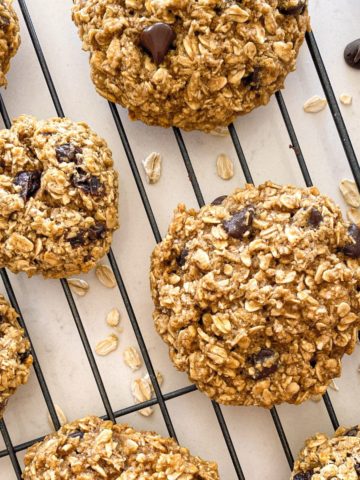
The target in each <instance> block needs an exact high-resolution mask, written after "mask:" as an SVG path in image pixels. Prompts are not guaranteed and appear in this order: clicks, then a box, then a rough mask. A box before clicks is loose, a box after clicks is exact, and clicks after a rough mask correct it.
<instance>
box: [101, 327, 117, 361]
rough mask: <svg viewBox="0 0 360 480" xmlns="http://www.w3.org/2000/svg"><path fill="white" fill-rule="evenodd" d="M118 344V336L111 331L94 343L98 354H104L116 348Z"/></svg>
mask: <svg viewBox="0 0 360 480" xmlns="http://www.w3.org/2000/svg"><path fill="white" fill-rule="evenodd" d="M118 345H119V337H118V336H117V335H115V334H114V333H112V334H111V335H109V336H108V337H106V338H105V339H104V340H101V341H100V342H99V343H98V344H97V345H96V347H95V352H96V353H97V354H98V355H100V356H105V355H108V354H109V353H111V352H113V351H114V350H116V349H117V347H118Z"/></svg>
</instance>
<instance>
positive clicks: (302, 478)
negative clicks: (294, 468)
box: [294, 470, 314, 480]
mask: <svg viewBox="0 0 360 480" xmlns="http://www.w3.org/2000/svg"><path fill="white" fill-rule="evenodd" d="M313 473H314V472H313V471H312V470H309V471H308V472H304V473H302V472H301V473H297V474H296V475H294V480H311V477H312V476H313Z"/></svg>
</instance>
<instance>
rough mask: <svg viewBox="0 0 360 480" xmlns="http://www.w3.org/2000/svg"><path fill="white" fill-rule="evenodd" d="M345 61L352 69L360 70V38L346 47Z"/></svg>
mask: <svg viewBox="0 0 360 480" xmlns="http://www.w3.org/2000/svg"><path fill="white" fill-rule="evenodd" d="M344 59H345V62H346V63H347V64H348V65H349V66H350V67H352V68H356V69H360V38H358V39H357V40H354V41H353V42H351V43H349V44H348V45H347V46H346V47H345V50H344Z"/></svg>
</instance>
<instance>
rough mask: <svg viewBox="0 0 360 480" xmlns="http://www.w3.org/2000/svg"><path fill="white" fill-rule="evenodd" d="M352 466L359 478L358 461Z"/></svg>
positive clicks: (359, 465) (359, 466) (359, 467)
mask: <svg viewBox="0 0 360 480" xmlns="http://www.w3.org/2000/svg"><path fill="white" fill-rule="evenodd" d="M354 467H355V472H356V473H357V476H358V478H360V463H358V462H356V463H355V465H354Z"/></svg>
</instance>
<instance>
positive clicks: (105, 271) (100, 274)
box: [95, 265, 116, 288]
mask: <svg viewBox="0 0 360 480" xmlns="http://www.w3.org/2000/svg"><path fill="white" fill-rule="evenodd" d="M95 273H96V276H97V278H98V280H99V281H100V283H102V284H103V285H104V287H106V288H114V287H115V286H116V280H115V275H114V273H113V271H112V270H111V268H110V267H108V266H107V265H97V267H96V269H95Z"/></svg>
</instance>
